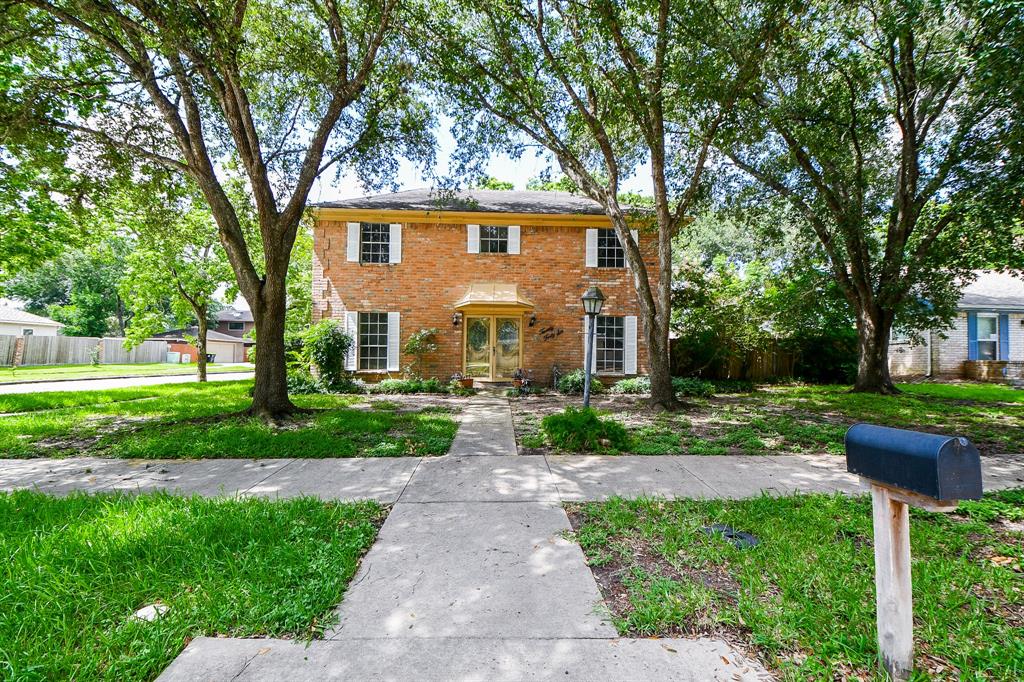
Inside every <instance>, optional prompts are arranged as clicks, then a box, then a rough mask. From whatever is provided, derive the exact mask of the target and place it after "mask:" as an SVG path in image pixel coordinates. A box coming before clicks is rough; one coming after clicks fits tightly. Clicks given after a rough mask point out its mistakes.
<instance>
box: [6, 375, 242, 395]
mask: <svg viewBox="0 0 1024 682" xmlns="http://www.w3.org/2000/svg"><path fill="white" fill-rule="evenodd" d="M252 376H253V373H252V372H251V371H245V372H222V373H211V374H208V375H207V379H209V380H210V381H232V380H236V379H251V378H252ZM192 381H196V376H195V375H194V374H173V375H170V376H157V377H113V378H109V379H76V380H74V381H42V382H38V383H31V384H10V383H8V384H0V395H7V394H10V393H43V392H45V391H102V390H105V389H108V388H131V387H132V386H155V385H157V384H187V383H189V382H192Z"/></svg>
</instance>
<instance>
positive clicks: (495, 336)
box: [461, 308, 526, 382]
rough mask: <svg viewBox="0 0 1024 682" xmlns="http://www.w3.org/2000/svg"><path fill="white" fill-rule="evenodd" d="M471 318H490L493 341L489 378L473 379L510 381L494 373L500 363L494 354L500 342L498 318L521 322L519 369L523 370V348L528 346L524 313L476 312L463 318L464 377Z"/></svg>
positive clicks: (506, 311) (491, 339)
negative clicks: (469, 320)
mask: <svg viewBox="0 0 1024 682" xmlns="http://www.w3.org/2000/svg"><path fill="white" fill-rule="evenodd" d="M469 317H484V318H488V320H489V322H490V328H491V332H490V341H491V352H490V367H489V369H488V370H487V376H486V377H473V378H474V379H476V380H478V381H484V382H491V381H508V380H509V379H511V378H512V377H499V376H497V375H495V373H494V370H495V367H496V366H497V362H498V361H497V358H496V356H495V352H494V346H495V344H496V343H497V342H498V329H497V327H498V318H499V317H508V318H512V319H518V320H519V368H522V366H523V347H524V346H525V345H526V338H525V336H526V333H525V327H526V320H525V319H524V315H523V314H522V313H520V314H518V315H516V314H515V312H512V313H511V314H510V311H509V310H508V309H507V308H506V309H505V310H502V311H499V312H496V313H490V314H488V313H484V314H480V313H476V312H474V313H473V314H472V315H469V314H467V315H463V316H462V322H461V325H462V376H466V335H467V332H468V329H469V325H468V324H466V320H467V318H469Z"/></svg>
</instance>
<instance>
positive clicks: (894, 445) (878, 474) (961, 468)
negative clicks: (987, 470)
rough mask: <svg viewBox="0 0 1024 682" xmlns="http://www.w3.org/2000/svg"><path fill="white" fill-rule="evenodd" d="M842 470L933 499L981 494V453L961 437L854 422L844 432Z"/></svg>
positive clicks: (967, 497) (973, 498)
mask: <svg viewBox="0 0 1024 682" xmlns="http://www.w3.org/2000/svg"><path fill="white" fill-rule="evenodd" d="M846 469H847V471H849V472H850V473H853V474H859V475H861V476H863V477H864V478H868V479H870V480H872V481H875V482H878V483H881V484H883V485H888V486H891V487H893V488H901V489H903V490H910V491H913V492H915V493H919V494H921V495H925V496H927V497H931V498H934V499H936V500H977V499H980V498H981V458H980V457H979V455H978V449H977V448H976V447H974V445H972V444H971V442H970V441H969V440H967V439H966V438H960V437H956V436H939V435H936V434H932V433H921V432H919V431H907V430H905V429H893V428H889V427H887V426H875V425H874V424H854V425H853V426H851V427H850V429H849V430H848V431H847V432H846Z"/></svg>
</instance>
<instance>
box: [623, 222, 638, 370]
mask: <svg viewBox="0 0 1024 682" xmlns="http://www.w3.org/2000/svg"><path fill="white" fill-rule="evenodd" d="M629 234H630V236H631V237H633V243H634V244H636V247H637V248H640V230H630V231H629ZM626 267H627V268H628V267H630V265H629V259H628V258H627V259H626ZM626 374H629V372H626Z"/></svg>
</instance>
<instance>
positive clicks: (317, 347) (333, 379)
mask: <svg viewBox="0 0 1024 682" xmlns="http://www.w3.org/2000/svg"><path fill="white" fill-rule="evenodd" d="M302 340H303V346H302V354H303V357H304V358H305V359H306V361H307V362H309V364H310V365H311V366H313V367H316V371H317V374H318V375H319V377H320V381H321V383H323V385H324V386H327V387H333V386H335V385H336V384H340V383H341V382H342V380H343V379H344V377H345V354H346V353H348V350H349V348H351V347H352V343H353V341H352V337H351V336H350V335H349V334H348V332H346V331H345V330H344V329H343V328H342V326H341V325H340V324H339V323H338V322H336V321H334V320H321V321H320V322H317V323H316V324H314V325H312V326H310V327H309V328H308V329H307V330H306V331H305V332H303V339H302Z"/></svg>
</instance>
